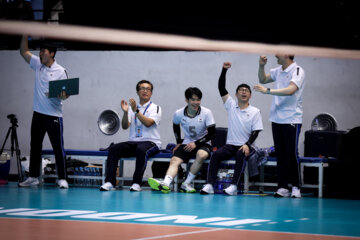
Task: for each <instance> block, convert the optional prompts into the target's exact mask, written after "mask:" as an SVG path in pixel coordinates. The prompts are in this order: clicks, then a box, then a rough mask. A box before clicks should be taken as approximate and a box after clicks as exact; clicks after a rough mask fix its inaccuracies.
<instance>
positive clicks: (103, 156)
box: [42, 149, 177, 191]
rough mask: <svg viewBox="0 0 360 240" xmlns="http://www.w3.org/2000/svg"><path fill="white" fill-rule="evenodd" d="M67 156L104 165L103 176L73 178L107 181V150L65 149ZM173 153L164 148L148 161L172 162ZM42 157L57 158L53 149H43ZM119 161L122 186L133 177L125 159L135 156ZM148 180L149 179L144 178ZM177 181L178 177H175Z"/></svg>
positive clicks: (49, 175) (45, 176) (118, 178)
mask: <svg viewBox="0 0 360 240" xmlns="http://www.w3.org/2000/svg"><path fill="white" fill-rule="evenodd" d="M65 154H66V158H69V157H70V158H71V159H77V160H81V161H84V162H87V163H90V164H99V165H102V166H103V168H102V176H78V175H71V176H68V177H69V178H73V179H101V180H102V184H104V183H105V169H106V167H105V166H106V160H107V155H108V152H107V151H94V150H75V149H65ZM171 156H172V154H171V153H170V152H165V151H164V150H162V151H161V152H160V153H158V154H156V155H155V156H153V157H151V158H149V159H148V161H160V162H170V159H171ZM42 158H49V159H55V156H54V152H53V150H48V149H46V150H43V151H42ZM120 160H121V161H119V176H118V177H116V179H117V180H120V186H122V185H123V183H124V181H125V180H132V178H127V177H124V161H135V157H130V158H121V159H120ZM56 177H57V175H55V174H47V175H44V176H42V178H56ZM144 181H147V179H144ZM174 181H175V182H176V183H177V178H175V179H174ZM174 190H175V191H177V184H174Z"/></svg>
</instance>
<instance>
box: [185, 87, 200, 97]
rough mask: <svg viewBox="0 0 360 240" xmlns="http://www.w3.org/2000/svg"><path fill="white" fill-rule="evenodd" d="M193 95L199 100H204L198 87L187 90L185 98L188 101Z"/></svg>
mask: <svg viewBox="0 0 360 240" xmlns="http://www.w3.org/2000/svg"><path fill="white" fill-rule="evenodd" d="M193 95H195V96H197V97H198V98H199V99H201V98H202V92H201V90H200V89H198V88H197V87H189V88H188V89H186V90H185V97H186V99H187V100H189V99H190V98H192V96H193Z"/></svg>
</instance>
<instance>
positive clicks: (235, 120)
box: [224, 96, 263, 146]
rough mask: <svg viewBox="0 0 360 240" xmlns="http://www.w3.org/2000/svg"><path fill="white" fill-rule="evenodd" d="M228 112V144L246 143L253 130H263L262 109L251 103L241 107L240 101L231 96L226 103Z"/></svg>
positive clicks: (239, 144) (238, 144)
mask: <svg viewBox="0 0 360 240" xmlns="http://www.w3.org/2000/svg"><path fill="white" fill-rule="evenodd" d="M224 106H225V109H226V111H227V113H228V133H227V139H226V144H231V145H235V146H241V145H244V144H245V143H246V142H247V141H248V140H249V138H250V134H251V132H252V131H256V130H263V124H262V119H261V114H260V110H259V109H258V108H256V107H253V106H251V105H249V106H248V107H247V108H245V109H240V107H239V105H238V103H237V102H236V101H235V100H234V99H233V98H232V97H231V96H229V98H228V99H227V100H226V102H225V103H224Z"/></svg>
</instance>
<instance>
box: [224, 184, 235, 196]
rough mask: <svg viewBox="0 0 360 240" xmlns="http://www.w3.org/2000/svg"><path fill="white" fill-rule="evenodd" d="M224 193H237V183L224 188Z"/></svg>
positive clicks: (231, 194) (232, 194)
mask: <svg viewBox="0 0 360 240" xmlns="http://www.w3.org/2000/svg"><path fill="white" fill-rule="evenodd" d="M224 193H226V194H227V195H230V196H234V195H237V186H236V185H235V184H231V185H230V186H228V187H227V188H225V189H224Z"/></svg>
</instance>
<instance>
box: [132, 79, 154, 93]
mask: <svg viewBox="0 0 360 240" xmlns="http://www.w3.org/2000/svg"><path fill="white" fill-rule="evenodd" d="M143 83H147V84H150V85H151V92H152V91H153V89H154V86H153V85H152V83H151V82H150V81H148V80H141V81H139V82H138V83H137V84H136V91H137V92H138V91H140V85H141V84H143Z"/></svg>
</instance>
